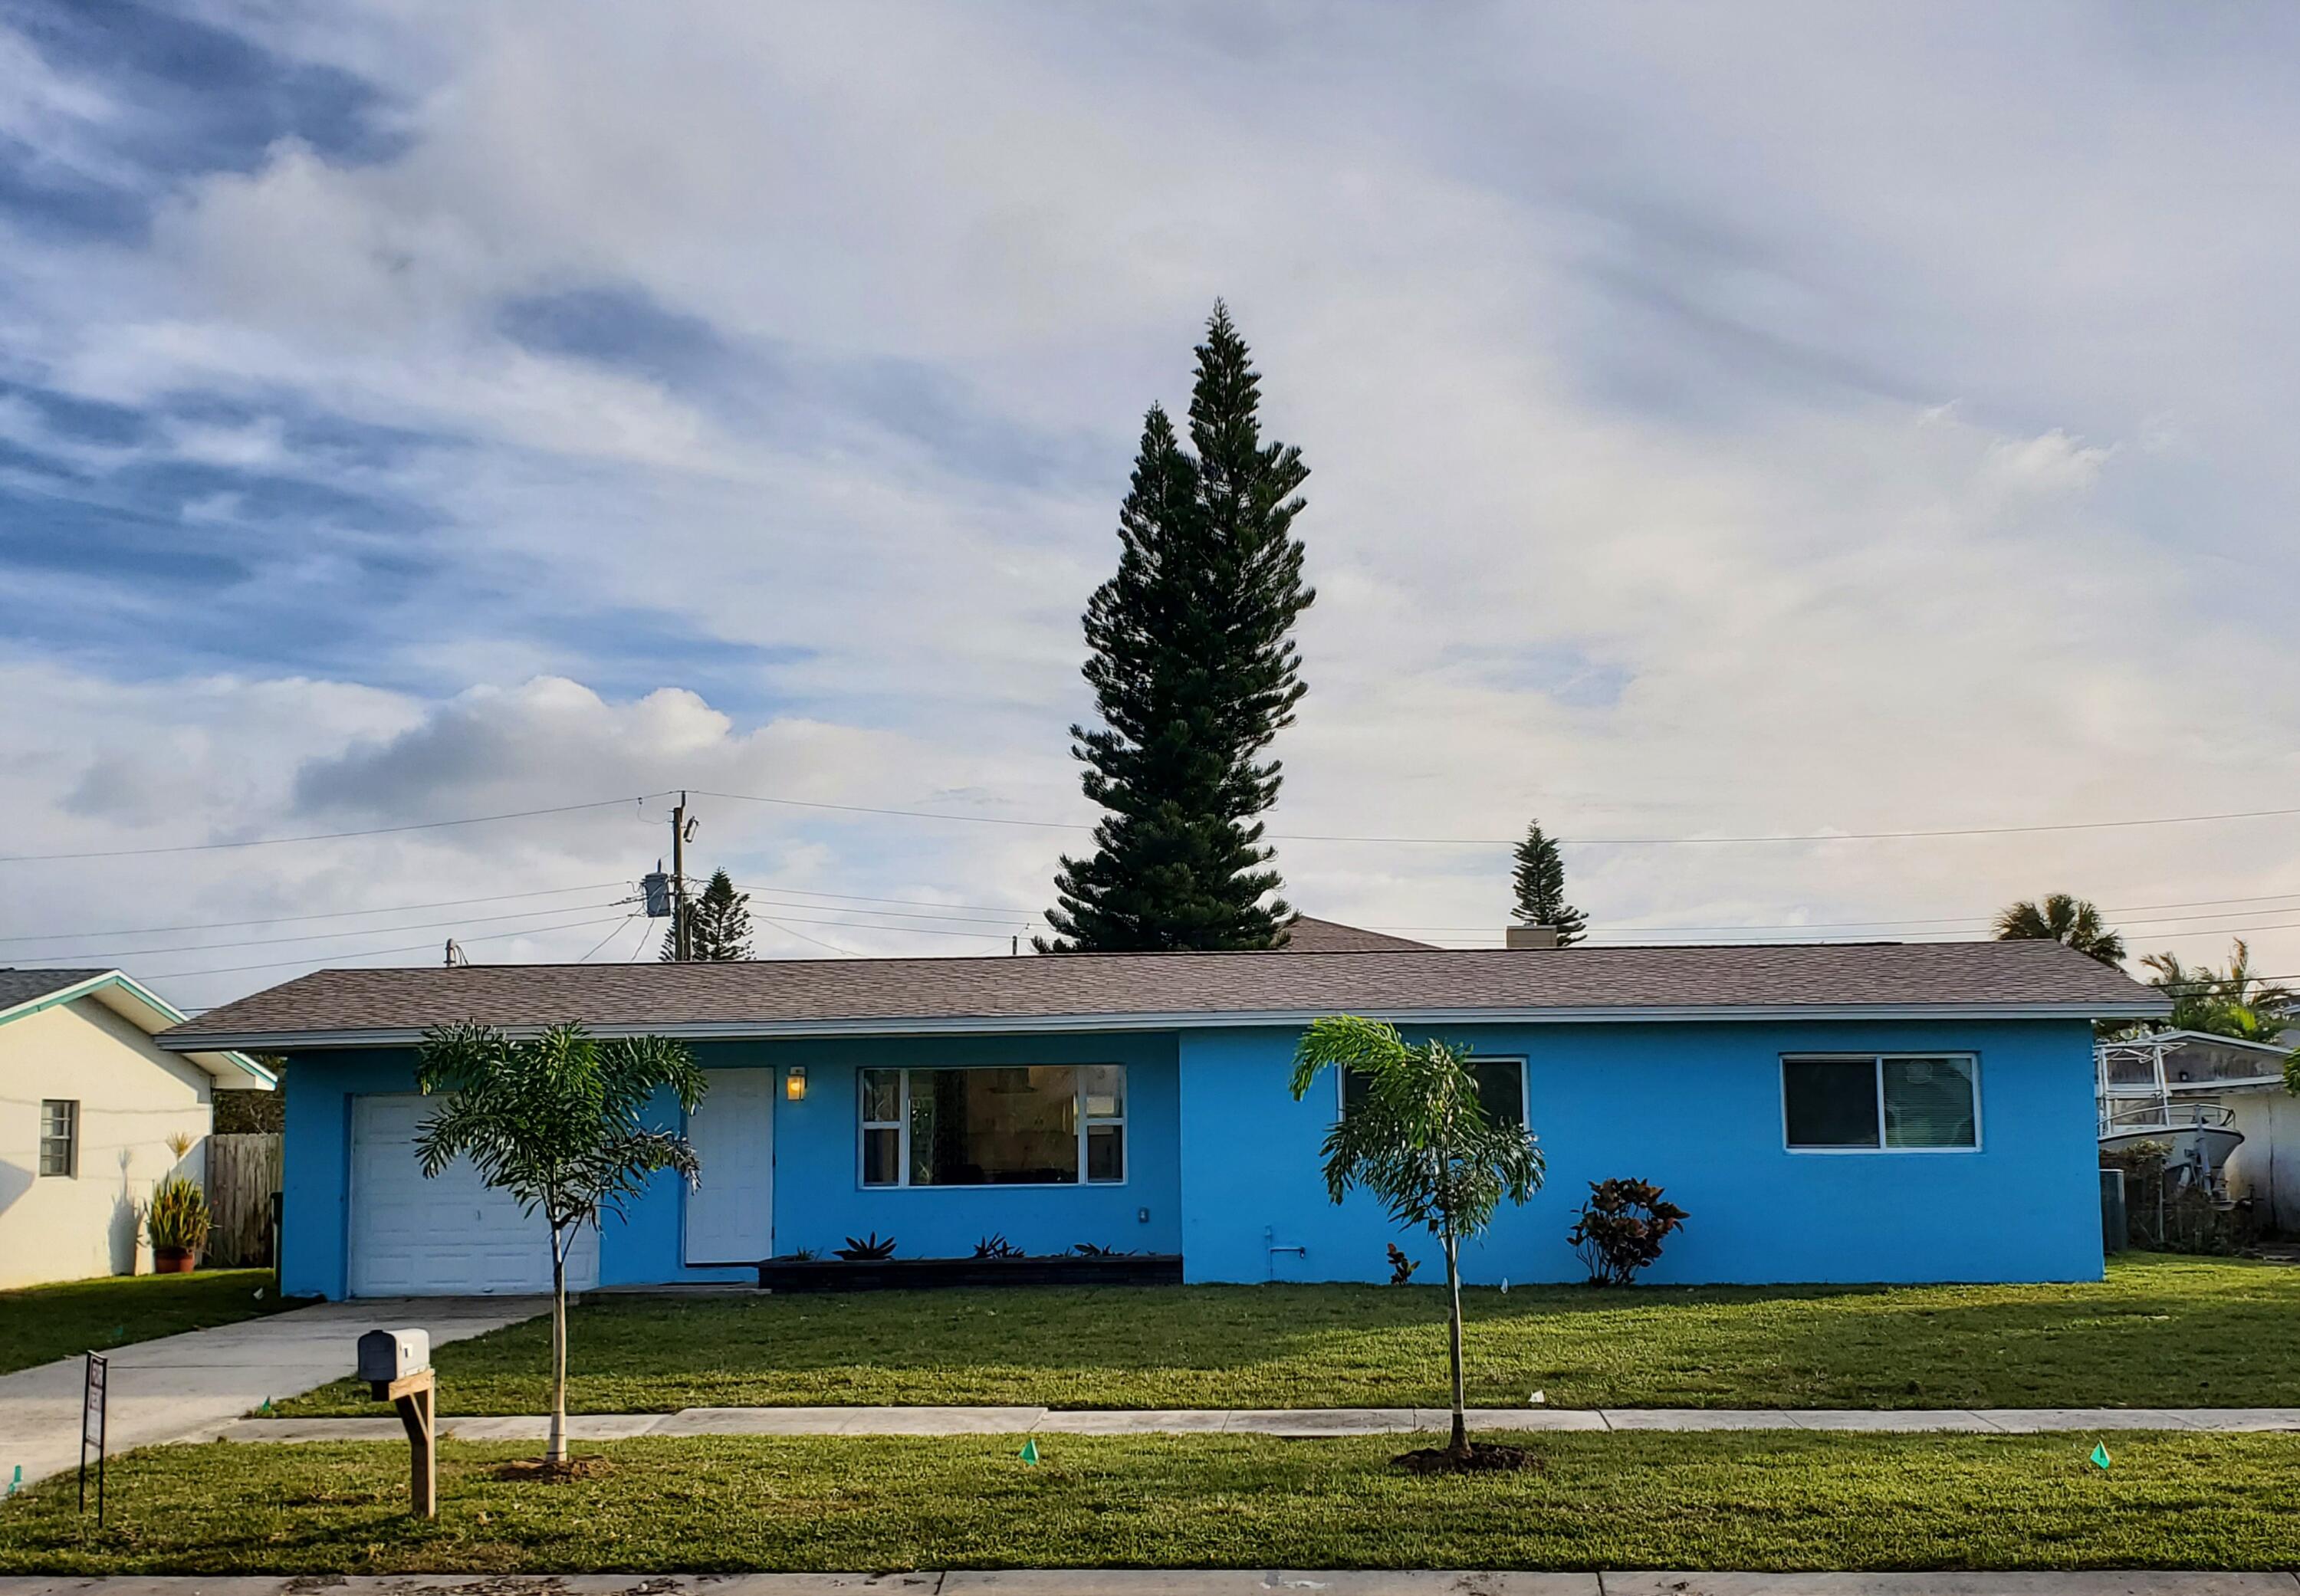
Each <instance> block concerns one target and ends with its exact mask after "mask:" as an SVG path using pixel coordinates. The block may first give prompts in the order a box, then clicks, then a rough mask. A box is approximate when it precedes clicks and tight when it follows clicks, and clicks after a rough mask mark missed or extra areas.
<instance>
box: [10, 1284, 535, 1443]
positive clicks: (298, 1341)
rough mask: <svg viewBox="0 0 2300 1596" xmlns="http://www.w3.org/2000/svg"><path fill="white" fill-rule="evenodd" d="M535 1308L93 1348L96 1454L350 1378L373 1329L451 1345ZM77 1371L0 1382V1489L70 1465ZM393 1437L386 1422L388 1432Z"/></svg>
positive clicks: (484, 1305)
mask: <svg viewBox="0 0 2300 1596" xmlns="http://www.w3.org/2000/svg"><path fill="white" fill-rule="evenodd" d="M550 1308H551V1303H550V1300H549V1299H548V1298H545V1297H425V1298H416V1299H411V1300H407V1301H374V1300H369V1301H361V1302H323V1303H321V1304H319V1305H318V1306H316V1307H312V1308H297V1309H289V1310H288V1311H287V1312H286V1313H276V1314H273V1315H271V1316H270V1317H269V1318H260V1319H243V1320H241V1321H240V1322H239V1323H238V1324H236V1325H221V1326H217V1327H216V1328H215V1329H212V1330H191V1331H187V1332H186V1333H185V1334H181V1335H163V1336H162V1337H160V1338H159V1339H158V1340H156V1341H143V1342H133V1343H131V1344H129V1345H128V1346H124V1347H116V1348H99V1349H97V1350H98V1351H103V1352H104V1354H105V1357H106V1358H107V1359H108V1360H109V1364H110V1378H111V1388H110V1391H109V1392H108V1398H109V1411H108V1413H107V1414H106V1424H107V1435H106V1443H107V1446H108V1448H109V1450H110V1451H112V1453H113V1454H114V1455H115V1456H116V1455H118V1454H119V1453H121V1452H124V1451H127V1450H128V1449H129V1448H130V1447H134V1446H148V1445H150V1444H152V1443H153V1442H160V1441H175V1440H179V1439H180V1438H182V1437H184V1436H186V1435H187V1434H196V1433H212V1432H213V1431H214V1430H215V1429H216V1428H217V1427H218V1426H222V1425H226V1424H228V1423H229V1422H230V1421H231V1420H232V1419H235V1418H237V1417H239V1416H240V1415H241V1414H243V1413H246V1412H247V1411H248V1410H249V1409H253V1408H254V1407H256V1406H258V1405H259V1404H260V1403H262V1401H264V1399H265V1398H267V1397H269V1398H271V1399H273V1400H275V1401H277V1400H279V1399H282V1398H286V1397H291V1396H296V1395H298V1394H300V1393H302V1392H306V1391H309V1390H311V1389H312V1387H313V1386H315V1385H324V1384H327V1383H328V1382H329V1381H330V1380H338V1379H341V1378H343V1377H344V1376H346V1375H348V1374H350V1373H351V1372H352V1368H353V1364H354V1357H355V1351H354V1342H357V1340H358V1339H359V1335H360V1333H361V1332H362V1331H364V1330H369V1329H372V1328H373V1327H374V1326H377V1325H420V1326H423V1327H424V1328H425V1329H427V1330H429V1331H430V1332H431V1341H432V1344H433V1345H435V1346H436V1345H437V1344H439V1343H440V1342H450V1341H461V1340H462V1339H463V1338H464V1337H465V1336H467V1335H479V1334H485V1333H486V1332H487V1331H489V1330H498V1329H501V1328H502V1327H503V1326H505V1325H515V1324H517V1323H519V1321H521V1319H527V1318H534V1317H535V1316H536V1315H537V1314H539V1313H547V1312H549V1311H550ZM84 1369H85V1365H84V1363H83V1362H82V1360H81V1359H78V1358H64V1359H58V1360H57V1361H55V1362H54V1363H43V1364H40V1365H38V1366H37V1367H33V1368H28V1369H19V1370H18V1371H17V1372H16V1373H14V1374H12V1375H0V1478H4V1477H6V1476H7V1475H9V1474H10V1472H11V1471H12V1470H13V1469H14V1468H15V1467H16V1466H17V1465H19V1464H21V1465H22V1466H23V1469H24V1483H25V1484H31V1483H32V1482H33V1481H34V1480H37V1479H43V1478H45V1477H46V1476H47V1475H52V1474H61V1473H63V1471H64V1470H66V1469H68V1468H71V1467H75V1466H77V1465H78V1463H79V1420H80V1394H81V1382H82V1378H83V1372H84ZM392 1423H393V1425H394V1427H395V1428H396V1426H397V1421H396V1420H393V1421H392Z"/></svg>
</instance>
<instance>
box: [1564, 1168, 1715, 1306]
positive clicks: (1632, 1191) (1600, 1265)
mask: <svg viewBox="0 0 2300 1596" xmlns="http://www.w3.org/2000/svg"><path fill="white" fill-rule="evenodd" d="M1685 1220H1686V1212H1685V1210H1684V1209H1681V1208H1679V1207H1678V1206H1677V1204H1675V1203H1674V1202H1671V1201H1666V1200H1664V1199H1663V1196H1662V1193H1661V1188H1660V1187H1659V1186H1657V1185H1654V1184H1653V1183H1652V1182H1651V1181H1647V1180H1593V1181H1591V1182H1590V1183H1589V1200H1588V1201H1587V1202H1585V1203H1583V1204H1582V1205H1581V1217H1580V1218H1578V1219H1576V1220H1575V1221H1574V1223H1573V1229H1572V1231H1571V1234H1568V1235H1567V1236H1566V1238H1565V1239H1566V1240H1567V1241H1568V1242H1570V1243H1572V1244H1573V1246H1574V1247H1575V1248H1576V1249H1578V1250H1579V1252H1580V1254H1581V1261H1582V1262H1583V1263H1585V1264H1587V1265H1588V1266H1589V1284H1592V1285H1634V1284H1637V1276H1638V1270H1639V1269H1642V1268H1645V1267H1646V1265H1647V1264H1649V1263H1651V1262H1653V1261H1654V1259H1657V1258H1659V1257H1660V1256H1661V1244H1662V1243H1663V1240H1665V1239H1666V1238H1667V1237H1668V1236H1669V1234H1670V1233H1671V1231H1673V1230H1675V1229H1677V1228H1678V1226H1680V1225H1683V1224H1684V1223H1685Z"/></svg>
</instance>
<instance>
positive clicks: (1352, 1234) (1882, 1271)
mask: <svg viewBox="0 0 2300 1596" xmlns="http://www.w3.org/2000/svg"><path fill="white" fill-rule="evenodd" d="M1441 1034H1442V1035H1445V1036H1446V1037H1447V1038H1448V1039H1449V1040H1454V1041H1460V1042H1466V1043H1470V1044H1471V1046H1472V1048H1473V1049H1474V1050H1475V1052H1478V1053H1479V1054H1484V1055H1488V1056H1521V1057H1523V1058H1524V1059H1525V1060H1526V1061H1527V1080H1528V1088H1529V1090H1528V1097H1529V1107H1530V1110H1531V1121H1532V1126H1533V1129H1534V1131H1535V1133H1536V1134H1537V1135H1538V1136H1539V1137H1540V1139H1541V1143H1542V1146H1543V1149H1544V1151H1545V1152H1546V1156H1547V1159H1548V1165H1549V1175H1548V1183H1547V1185H1546V1188H1545V1189H1544V1190H1543V1191H1542V1192H1541V1193H1538V1195H1537V1196H1536V1197H1535V1198H1534V1200H1533V1201H1531V1202H1529V1203H1528V1204H1527V1205H1526V1206H1524V1207H1523V1208H1521V1209H1510V1208H1507V1207H1504V1209H1503V1212H1502V1214H1501V1217H1500V1218H1499V1219H1498V1220H1497V1221H1496V1224H1495V1226H1494V1227H1493V1229H1492V1230H1491V1231H1490V1232H1489V1233H1488V1235H1487V1236H1486V1237H1485V1238H1484V1239H1483V1241H1482V1242H1480V1243H1479V1244H1477V1245H1476V1246H1474V1247H1472V1248H1471V1249H1470V1250H1468V1251H1466V1252H1465V1255H1464V1258H1463V1268H1464V1273H1465V1275H1466V1276H1467V1278H1469V1279H1471V1280H1472V1281H1475V1282H1480V1283H1486V1284H1492V1283H1495V1282H1497V1281H1499V1280H1502V1279H1504V1278H1507V1279H1510V1280H1513V1281H1570V1280H1578V1279H1581V1278H1583V1277H1584V1276H1585V1273H1586V1271H1585V1270H1584V1269H1583V1268H1581V1266H1580V1264H1579V1260H1578V1259H1576V1258H1575V1257H1574V1254H1573V1251H1572V1249H1571V1248H1570V1247H1569V1246H1567V1245H1566V1243H1565V1233H1566V1232H1567V1231H1568V1230H1569V1229H1570V1228H1571V1226H1572V1222H1573V1216H1574V1214H1575V1212H1576V1210H1577V1209H1579V1205H1580V1202H1581V1200H1582V1199H1583V1197H1585V1196H1586V1195H1587V1194H1588V1183H1589V1182H1591V1181H1595V1180H1603V1179H1606V1178H1609V1177H1612V1176H1639V1177H1642V1178H1644V1179H1647V1180H1651V1181H1654V1182H1656V1183H1657V1184H1659V1185H1663V1186H1664V1187H1666V1188H1667V1189H1668V1192H1669V1195H1670V1197H1671V1200H1672V1201H1675V1202H1677V1203H1678V1204H1679V1206H1681V1207H1683V1208H1685V1209H1688V1210H1689V1212H1690V1213H1691V1216H1692V1218H1690V1220H1689V1221H1688V1224H1687V1226H1686V1227H1685V1229H1684V1230H1683V1231H1681V1232H1679V1234H1678V1235H1676V1236H1675V1237H1673V1238H1671V1242H1670V1243H1669V1244H1668V1249H1667V1251H1665V1252H1664V1254H1663V1258H1662V1259H1661V1261H1660V1262H1659V1263H1658V1264H1656V1265H1655V1266H1654V1268H1653V1269H1652V1270H1651V1271H1650V1272H1649V1274H1648V1276H1647V1277H1648V1278H1650V1279H1652V1280H1654V1281H1655V1282H1679V1283H1695V1282H1718V1281H1753V1282H1773V1281H1927V1280H2068V1279H2096V1278H2098V1277H2099V1276H2100V1273H2101V1233H2100V1217H2099V1209H2098V1185H2097V1177H2096V1175H2095V1173H2094V1171H2095V1169H2096V1166H2097V1158H2096V1146H2095V1143H2094V1119H2093V1102H2092V1078H2093V1077H2092V1053H2091V1032H2090V1028H2089V1027H2088V1026H2086V1025H2084V1024H2083V1023H2081V1022H2071V1021H2048V1022H1996V1023H1979V1022H1952V1021H1926V1022H1896V1023H1890V1024H1864V1025H1852V1024H1796V1025H1772V1024H1757V1023H1749V1022H1735V1023H1729V1024H1710V1025H1673V1024H1668V1025H1665V1024H1617V1025H1604V1026H1533V1027H1517V1028H1509V1027H1476V1026H1470V1027H1454V1028H1449V1029H1447V1030H1446V1031H1444V1032H1443V1033H1441ZM1293 1041H1294V1038H1293V1037H1292V1036H1291V1035H1281V1034H1279V1033H1275V1032H1271V1031H1261V1030H1216V1031H1193V1032H1186V1033H1184V1034H1183V1035H1182V1036H1181V1038H1180V1041H1179V1047H1180V1055H1181V1079H1182V1137H1181V1145H1182V1190H1183V1192H1184V1193H1185V1194H1186V1198H1187V1208H1186V1212H1185V1216H1184V1222H1183V1229H1182V1255H1183V1260H1184V1268H1185V1270H1186V1272H1187V1274H1188V1278H1190V1279H1192V1280H1206V1281H1211V1280H1227V1281H1263V1280H1386V1279H1387V1278H1388V1264H1387V1261H1386V1257H1385V1253H1384V1247H1385V1245H1386V1243H1388V1242H1390V1241H1392V1240H1396V1241H1397V1242H1398V1243H1399V1244H1400V1245H1401V1246H1403V1247H1404V1249H1405V1251H1407V1252H1408V1253H1410V1254H1412V1255H1413V1256H1414V1257H1416V1258H1419V1259H1422V1260H1423V1268H1422V1272H1421V1276H1420V1277H1421V1279H1423V1280H1428V1279H1429V1278H1431V1277H1432V1276H1440V1275H1442V1272H1443V1268H1444V1265H1443V1263H1442V1262H1441V1261H1440V1254H1439V1252H1438V1247H1437V1244H1436V1243H1435V1241H1434V1239H1432V1238H1430V1237H1429V1235H1428V1234H1426V1233H1421V1232H1415V1233H1411V1234H1401V1233H1400V1232H1398V1231H1397V1230H1396V1227H1395V1226H1393V1225H1392V1224H1391V1222H1390V1220H1389V1218H1388V1216H1387V1215H1386V1214H1385V1213H1383V1212H1382V1210H1381V1209H1380V1208H1379V1205H1378V1204H1376V1203H1374V1202H1372V1201H1370V1200H1368V1199H1366V1198H1365V1197H1364V1196H1363V1194H1362V1193H1354V1194H1353V1195H1352V1197H1351V1198H1350V1199H1349V1200H1348V1201H1346V1202H1345V1203H1344V1204H1343V1205H1342V1206H1340V1207H1338V1208H1337V1207H1335V1206H1334V1205H1333V1204H1331V1203H1330V1202H1329V1201H1328V1200H1327V1197H1326V1193H1325V1188H1324V1185H1323V1183H1322V1182H1321V1179H1320V1178H1319V1174H1318V1170H1319V1159H1318V1143H1319V1141H1320V1138H1321V1137H1322V1136H1323V1135H1324V1134H1325V1132H1326V1129H1327V1127H1328V1126H1329V1124H1330V1122H1331V1120H1332V1117H1333V1114H1334V1112H1335V1097H1334V1093H1333V1091H1332V1089H1331V1086H1330V1085H1329V1082H1330V1077H1328V1079H1327V1080H1323V1081H1321V1083H1320V1086H1319V1088H1318V1089H1317V1090H1316V1091H1314V1092H1313V1093H1312V1094H1311V1095H1310V1097H1309V1098H1307V1099H1306V1100H1305V1101H1302V1102H1299V1103H1296V1102H1295V1101H1293V1100H1292V1099H1291V1097H1290V1096H1289V1095H1288V1092H1287V1077H1288V1074H1289V1073H1290V1069H1291V1061H1292V1054H1291V1050H1292V1045H1293ZM1839 1050H1843V1051H1847V1052H1871V1051H1873V1052H1909V1051H1917V1052H1921V1051H1926V1050H1940V1051H1944V1052H1947V1051H1954V1052H1976V1053H1978V1054H1979V1059H1980V1085H1979V1093H1980V1103H1981V1109H1980V1114H1981V1129H1980V1139H1981V1147H1980V1149H1979V1151H1971V1152H1966V1151H1954V1152H1923V1153H1917V1152H1881V1151H1880V1152H1829V1153H1812V1152H1790V1151H1788V1150H1787V1149H1786V1148H1785V1147H1784V1146H1783V1143H1782V1131H1781V1097H1780V1056H1781V1055H1782V1054H1783V1053H1785V1052H1836V1051H1839ZM1273 1247H1277V1248H1297V1247H1298V1248H1301V1249H1304V1251H1300V1252H1296V1251H1273V1250H1272V1249H1273Z"/></svg>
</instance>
